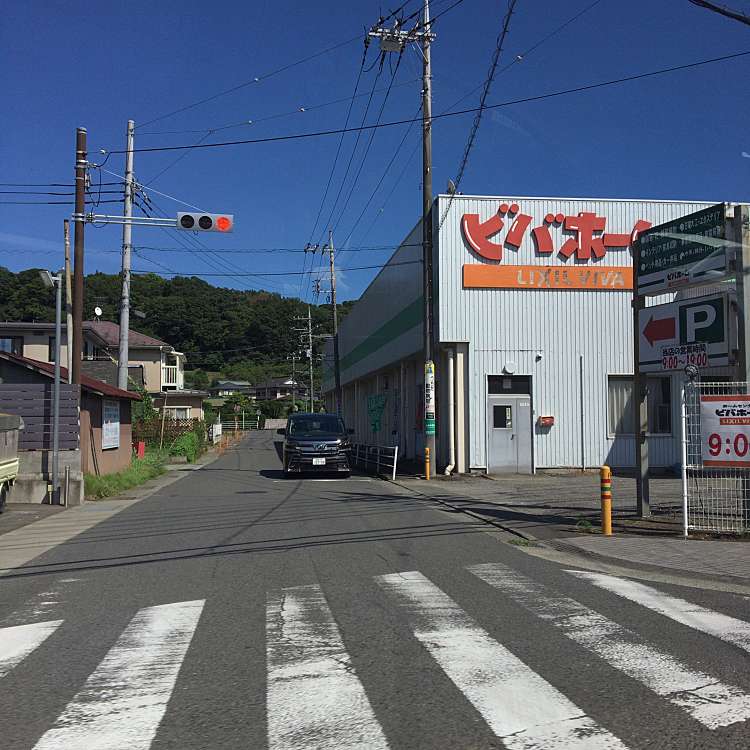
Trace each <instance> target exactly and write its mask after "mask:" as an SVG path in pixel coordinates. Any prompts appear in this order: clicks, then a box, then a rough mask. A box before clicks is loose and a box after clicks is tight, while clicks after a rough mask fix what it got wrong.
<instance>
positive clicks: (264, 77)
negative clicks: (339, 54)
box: [141, 34, 361, 127]
mask: <svg viewBox="0 0 750 750" xmlns="http://www.w3.org/2000/svg"><path fill="white" fill-rule="evenodd" d="M360 38H361V36H360V35H359V34H357V36H355V37H352V38H351V39H346V40H344V41H343V42H339V43H338V44H334V45H333V46H332V47H327V48H326V49H323V50H320V51H319V52H315V53H313V54H312V55H308V56H307V57H303V58H302V59H301V60H296V61H295V62H291V63H288V64H287V65H282V66H281V67H280V68H276V70H271V71H269V72H268V73H264V74H262V75H259V76H255V77H253V78H251V79H250V80H248V81H244V82H243V83H240V84H237V85H236V86H232V88H229V89H225V90H224V91H220V92H219V93H218V94H213V95H212V96H207V97H206V98H205V99H200V100H199V101H197V102H193V103H192V104H186V105H185V106H184V107H179V108H178V109H175V110H172V111H171V112H167V113H166V114H164V115H159V117H154V118H153V119H152V120H147V121H146V122H144V123H142V124H141V127H146V126H148V125H151V124H153V123H155V122H159V121H160V120H166V119H167V118H168V117H172V116H173V115H177V114H179V113H180V112H186V111H187V110H189V109H193V108H195V107H199V106H200V105H201V104H207V103H208V102H212V101H214V100H215V99H219V98H220V97H222V96H226V95H227V94H232V93H234V92H235V91H239V90H240V89H243V88H245V87H247V86H252V85H253V84H254V83H260V82H261V81H265V80H267V79H268V78H271V77H273V76H275V75H278V74H279V73H283V72H284V71H286V70H289V69H290V68H294V67H296V66H297V65H302V64H303V63H306V62H309V61H310V60H315V59H316V58H318V57H322V56H323V55H327V54H328V53H329V52H333V51H334V50H337V49H340V48H341V47H345V46H346V45H347V44H351V43H352V42H355V41H357V40H358V39H360Z"/></svg>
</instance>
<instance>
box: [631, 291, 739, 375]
mask: <svg viewBox="0 0 750 750" xmlns="http://www.w3.org/2000/svg"><path fill="white" fill-rule="evenodd" d="M728 309H729V300H728V296H727V295H726V294H715V295H710V296H707V297H696V298H694V299H685V300H680V301H678V302H670V303H668V304H666V305H654V306H653V307H644V308H643V309H642V310H640V311H639V313H638V334H639V358H638V364H639V369H640V371H641V372H664V371H670V370H682V369H684V368H685V367H686V366H687V365H695V366H696V367H699V368H704V367H720V366H722V365H728V364H730V357H729V353H730V349H731V345H730V339H731V338H732V334H731V333H730V327H729V325H728V319H729V316H728Z"/></svg>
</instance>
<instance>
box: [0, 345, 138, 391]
mask: <svg viewBox="0 0 750 750" xmlns="http://www.w3.org/2000/svg"><path fill="white" fill-rule="evenodd" d="M0 359H4V360H7V361H8V362H13V363H15V364H17V365H20V366H22V367H26V368H27V369H29V370H33V371H34V372H37V373H39V374H40V375H48V376H49V377H51V378H53V377H54V376H55V366H54V365H53V364H51V363H50V362H38V361H37V360H35V359H29V358H28V357H21V356H20V355H18V354H11V353H10V352H0ZM60 378H61V380H67V378H68V368H67V367H60ZM81 387H82V388H83V389H84V390H86V391H90V392H92V393H98V394H99V395H100V396H111V397H113V398H127V399H130V400H131V401H140V400H141V396H140V394H138V393H131V392H130V391H121V390H120V389H119V388H115V386H113V385H108V384H107V383H103V382H102V381H101V380H95V379H94V378H90V377H89V376H88V375H84V374H83V373H81Z"/></svg>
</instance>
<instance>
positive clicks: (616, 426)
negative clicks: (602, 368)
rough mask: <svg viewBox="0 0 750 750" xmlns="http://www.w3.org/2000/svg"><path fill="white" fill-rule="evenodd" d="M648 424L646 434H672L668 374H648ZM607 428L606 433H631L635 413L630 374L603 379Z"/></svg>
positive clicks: (670, 383) (633, 432) (632, 431)
mask: <svg viewBox="0 0 750 750" xmlns="http://www.w3.org/2000/svg"><path fill="white" fill-rule="evenodd" d="M646 384H647V387H648V397H647V404H648V426H649V434H650V435H671V434H672V381H671V379H670V378H668V377H666V378H665V377H649V378H647V380H646ZM607 411H608V430H609V434H610V435H633V434H635V431H636V430H635V425H636V413H635V401H634V399H633V378H632V377H631V376H630V375H610V376H609V378H608V381H607Z"/></svg>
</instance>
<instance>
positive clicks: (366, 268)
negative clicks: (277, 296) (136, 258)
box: [133, 260, 422, 277]
mask: <svg viewBox="0 0 750 750" xmlns="http://www.w3.org/2000/svg"><path fill="white" fill-rule="evenodd" d="M421 263H422V261H421V260H404V261H397V262H396V263H381V264H379V265H373V266H351V267H349V268H340V269H339V271H369V270H372V269H375V268H385V267H386V266H387V267H388V268H392V267H393V266H411V265H415V264H421ZM133 273H153V271H144V270H143V269H133ZM170 273H171V272H170ZM303 273H306V272H305V271H271V272H268V273H264V272H250V271H244V272H242V273H176V274H174V275H175V276H187V277H190V276H199V277H204V276H206V277H213V276H225V277H226V276H231V277H236V276H258V277H266V276H300V275H302V274H303Z"/></svg>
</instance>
